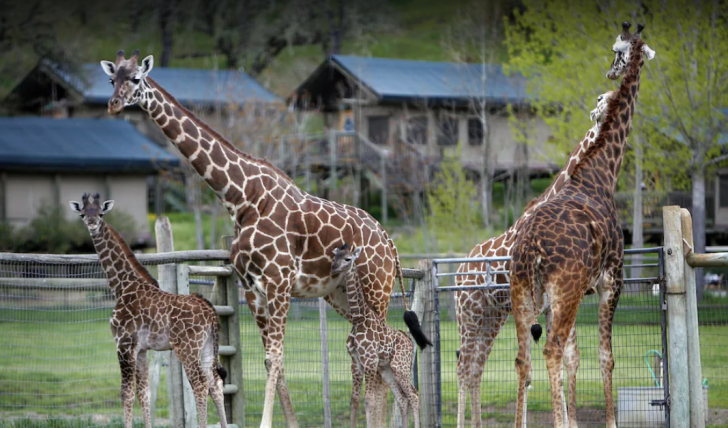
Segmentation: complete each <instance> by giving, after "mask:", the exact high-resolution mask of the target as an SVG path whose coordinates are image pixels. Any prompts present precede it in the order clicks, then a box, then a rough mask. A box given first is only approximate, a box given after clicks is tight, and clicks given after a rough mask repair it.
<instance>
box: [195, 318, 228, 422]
mask: <svg viewBox="0 0 728 428" xmlns="http://www.w3.org/2000/svg"><path fill="white" fill-rule="evenodd" d="M212 328H213V329H214V328H215V327H212ZM213 334H215V333H212V334H211V335H210V336H209V337H208V338H207V340H206V341H205V345H204V346H203V348H202V354H201V360H202V368H203V370H204V373H205V380H206V384H207V392H208V393H209V394H210V397H212V401H213V402H214V403H215V407H216V408H217V415H218V417H219V419H220V428H227V416H226V415H225V396H224V394H223V380H222V379H221V378H220V374H219V373H218V372H217V367H218V364H219V363H220V362H219V361H217V360H216V359H215V349H214V346H215V343H214V339H213Z"/></svg>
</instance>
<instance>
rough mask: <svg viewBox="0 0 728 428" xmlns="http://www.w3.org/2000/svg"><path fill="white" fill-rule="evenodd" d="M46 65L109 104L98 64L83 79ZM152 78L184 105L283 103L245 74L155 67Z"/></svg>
mask: <svg viewBox="0 0 728 428" xmlns="http://www.w3.org/2000/svg"><path fill="white" fill-rule="evenodd" d="M43 66H44V67H46V68H47V69H48V70H49V71H52V72H53V73H55V74H56V75H57V76H58V77H59V78H61V79H62V80H63V81H65V82H66V83H68V84H69V85H70V86H72V87H73V88H74V89H75V90H76V91H78V92H79V93H80V94H81V95H82V96H83V98H84V101H85V102H87V103H90V104H106V103H107V102H108V101H109V97H111V93H112V92H113V90H112V86H111V84H110V83H109V76H108V75H107V74H106V73H104V71H103V70H102V69H101V65H100V64H98V63H94V64H84V65H83V66H82V73H83V76H82V77H79V76H72V75H69V74H68V73H66V72H65V71H62V70H60V69H59V68H58V67H57V66H55V64H53V63H51V62H44V63H43ZM149 75H150V76H151V77H152V78H153V79H154V80H155V81H156V82H157V83H159V84H160V85H161V86H162V87H163V88H164V89H166V90H167V92H169V93H170V94H172V95H173V96H174V97H175V98H176V99H177V100H178V101H179V102H181V103H183V104H204V105H209V104H215V103H230V102H253V101H257V102H265V103H278V102H282V101H281V99H280V98H279V97H278V96H277V95H275V94H274V93H272V92H270V91H269V90H267V89H265V88H264V87H263V86H262V85H261V84H260V83H259V82H258V81H257V80H255V79H253V78H252V77H250V76H249V75H248V74H247V73H244V72H242V71H235V70H217V71H215V70H203V69H192V68H163V67H155V68H154V69H152V72H151V73H149Z"/></svg>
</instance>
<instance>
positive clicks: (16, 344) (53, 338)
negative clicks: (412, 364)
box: [0, 294, 728, 428]
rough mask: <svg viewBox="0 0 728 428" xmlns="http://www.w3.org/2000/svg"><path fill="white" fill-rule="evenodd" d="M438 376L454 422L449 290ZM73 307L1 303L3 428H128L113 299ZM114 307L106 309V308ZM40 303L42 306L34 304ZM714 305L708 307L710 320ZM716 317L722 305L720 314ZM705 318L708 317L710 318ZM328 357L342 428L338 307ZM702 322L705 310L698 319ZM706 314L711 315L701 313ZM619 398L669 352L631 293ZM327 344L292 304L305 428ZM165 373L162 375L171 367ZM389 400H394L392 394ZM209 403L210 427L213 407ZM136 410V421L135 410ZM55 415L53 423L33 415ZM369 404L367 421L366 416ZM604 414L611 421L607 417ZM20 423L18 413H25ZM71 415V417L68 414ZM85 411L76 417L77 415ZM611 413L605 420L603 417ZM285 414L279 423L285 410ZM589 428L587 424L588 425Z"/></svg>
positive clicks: (504, 372)
mask: <svg viewBox="0 0 728 428" xmlns="http://www.w3.org/2000/svg"><path fill="white" fill-rule="evenodd" d="M440 299H441V305H442V308H443V310H442V312H441V320H442V322H441V332H440V334H441V382H442V411H443V425H444V426H454V423H455V418H456V415H455V412H456V407H457V379H456V372H455V358H456V357H455V350H456V349H457V347H458V346H459V340H458V337H457V326H456V324H455V323H454V322H453V321H452V320H451V318H452V317H451V313H450V312H449V310H450V307H449V303H448V299H449V297H448V296H447V295H445V294H442V295H441V297H440ZM590 299H591V300H589V301H587V302H586V304H585V305H584V306H582V308H581V312H580V315H579V319H578V321H577V322H578V329H579V346H580V351H581V366H580V369H579V374H578V379H579V382H578V391H579V395H578V406H579V409H580V410H579V416H580V418H581V417H582V416H583V417H584V418H585V419H586V420H587V421H589V420H599V418H600V415H603V406H604V404H603V392H602V391H603V390H602V383H601V377H600V375H599V367H598V357H597V356H598V341H597V327H596V326H595V325H594V324H593V323H594V320H595V318H596V317H595V314H594V306H593V303H594V299H593V298H591V297H590ZM72 302H73V300H72V299H71V304H69V303H67V304H65V305H63V306H59V305H55V306H47V307H44V308H42V310H34V311H30V310H28V308H27V307H23V306H22V305H16V306H18V307H20V308H21V309H20V310H10V309H7V307H8V305H6V304H3V305H2V306H4V307H5V309H2V310H0V322H1V323H2V331H3V333H2V334H0V419H2V420H4V421H6V422H0V428H6V427H9V426H10V423H9V422H7V421H10V420H15V422H14V424H15V425H14V426H15V427H28V428H34V427H36V426H38V427H58V428H76V427H81V426H89V425H112V426H116V425H119V423H120V422H119V420H118V418H119V416H120V415H121V403H120V400H119V369H118V365H117V361H116V356H115V351H114V345H113V340H112V338H111V334H110V333H109V330H108V317H109V312H110V310H109V308H108V306H109V303H110V302H109V301H98V302H97V304H95V307H91V308H87V307H84V306H79V305H74V304H72ZM103 306H106V307H103ZM397 306H398V305H393V309H392V310H391V311H390V315H389V319H390V322H391V323H392V324H393V325H396V326H398V327H399V328H404V326H403V325H402V322H401V310H399V309H397ZM36 309H38V308H36ZM708 312H709V311H706V312H704V313H705V314H707V315H706V316H708V315H709V313H708ZM716 312H717V311H716ZM242 314H243V316H242V317H241V318H242V319H241V330H242V332H241V336H242V343H243V346H244V349H243V366H244V381H243V382H244V391H245V396H246V412H245V413H246V418H247V420H248V423H251V422H252V423H255V422H256V421H258V420H259V417H260V412H261V410H262V396H263V389H264V385H265V378H266V372H265V369H264V366H263V360H264V351H263V347H262V346H261V342H260V335H259V332H258V330H257V328H256V327H255V324H254V322H253V320H252V318H251V316H250V315H249V312H248V310H247V309H246V308H243V311H242ZM701 315H703V314H702V313H701ZM722 316H723V325H717V323H718V321H719V318H718V317H717V315H716V316H713V322H712V324H715V325H711V326H704V327H702V328H701V348H702V358H703V373H704V376H705V377H706V378H707V379H708V381H709V384H710V398H709V405H710V408H711V409H716V408H722V409H728V374H726V373H725V363H724V361H725V349H728V322H726V321H727V320H726V314H725V312H724V311H723V312H722ZM327 318H328V348H329V353H328V358H329V367H330V383H331V393H332V397H331V406H332V414H333V415H334V419H335V421H334V426H342V425H344V424H345V423H346V420H348V412H349V395H350V392H351V378H350V359H349V357H348V354H347V352H346V350H345V347H344V343H345V338H346V335H347V334H348V331H349V325H348V323H346V322H345V321H343V320H342V319H341V318H340V317H339V316H338V315H337V314H335V313H334V312H333V311H329V313H328V316H327ZM701 318H702V317H701ZM701 321H702V319H701ZM615 324H616V325H615V328H614V341H613V346H614V352H615V358H616V362H617V364H616V369H615V372H614V379H615V385H614V395H615V398H616V396H617V395H618V388H620V387H624V386H650V385H651V384H652V379H651V375H650V373H649V371H648V369H647V367H646V365H645V361H644V356H645V354H646V353H647V352H648V351H649V350H652V349H654V350H658V351H661V345H660V343H661V342H660V327H659V312H658V311H657V310H656V305H655V302H654V300H652V299H649V298H648V297H643V298H636V297H630V296H626V297H625V298H624V299H623V300H622V302H621V303H620V311H618V315H617V317H616V320H615ZM540 346H542V344H541V345H534V347H533V359H534V364H533V370H534V372H533V379H534V383H533V386H534V388H533V390H531V392H530V393H529V411H530V414H531V415H533V416H530V417H532V418H533V421H534V423H535V422H538V421H541V420H542V421H543V422H544V423H548V422H547V418H548V416H547V415H548V413H549V412H550V398H549V395H548V382H547V376H546V371H545V366H544V363H543V357H542V356H541V352H540ZM516 349H517V343H516V340H515V331H514V329H513V326H512V321H509V322H508V323H507V324H506V327H505V328H504V330H503V331H502V332H501V334H500V336H499V337H498V340H497V341H496V344H495V347H494V349H493V351H492V353H491V355H490V359H489V361H488V363H487V365H486V371H485V374H484V376H483V382H482V387H481V391H482V397H481V398H482V403H483V408H484V412H486V413H487V418H488V420H489V421H491V422H502V423H504V424H506V425H508V423H511V422H510V421H511V420H512V412H513V401H514V399H515V386H516V376H515V372H514V370H513V358H514V356H515V352H516ZM321 359H322V357H321V346H320V335H319V316H318V309H317V306H316V303H315V302H298V303H295V304H294V307H293V309H292V310H291V314H290V318H289V322H288V328H287V336H286V349H285V370H286V378H287V381H288V385H289V388H290V390H291V397H292V400H293V402H294V407H295V409H296V414H297V417H298V419H299V422H300V424H301V426H302V427H303V426H309V427H318V426H322V419H321V418H322V411H321V409H322V406H323V404H322V392H321V391H322V383H321ZM163 375H164V370H163ZM166 397H167V394H166V383H165V379H164V376H163V378H162V381H161V382H160V398H159V402H158V405H157V409H158V410H157V417H158V418H161V419H159V420H158V422H157V424H156V425H157V426H164V425H165V424H166V423H168V419H167V418H168V417H169V412H168V402H167V398H166ZM390 400H391V397H390ZM209 403H210V405H209V407H210V423H215V422H216V420H217V419H216V412H215V411H214V406H213V405H212V402H211V401H210V402H209ZM135 414H136V416H137V417H138V416H139V409H138V406H137V408H136V409H135ZM41 416H42V417H51V418H57V419H60V421H56V422H53V423H52V424H51V423H49V422H37V421H34V420H33V419H34V418H37V417H41ZM363 416H364V413H363V406H362V407H361V413H360V420H361V421H362V423H363ZM601 417H602V418H603V416H601ZM17 418H20V419H17ZM69 418H70V420H69ZM74 418H77V419H74ZM602 420H603V419H602ZM276 421H277V423H282V422H283V419H282V416H281V413H280V408H279V406H278V405H276ZM584 426H588V424H584Z"/></svg>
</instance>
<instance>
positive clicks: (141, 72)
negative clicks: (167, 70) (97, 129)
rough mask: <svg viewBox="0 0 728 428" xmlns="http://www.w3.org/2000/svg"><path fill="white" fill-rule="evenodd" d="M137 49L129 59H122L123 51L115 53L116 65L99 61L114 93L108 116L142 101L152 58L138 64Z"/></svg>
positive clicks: (110, 100) (150, 56) (152, 64)
mask: <svg viewBox="0 0 728 428" xmlns="http://www.w3.org/2000/svg"><path fill="white" fill-rule="evenodd" d="M138 60H139V49H136V50H135V51H134V52H133V53H132V54H131V58H129V59H126V58H124V51H122V50H120V51H119V52H117V53H116V63H113V62H111V61H106V60H104V61H101V68H102V69H103V70H104V72H105V73H106V74H108V75H109V77H110V79H109V80H110V82H111V85H112V86H113V87H114V93H113V94H112V95H111V98H110V99H109V107H108V110H109V114H119V113H120V112H121V111H122V110H124V107H126V106H130V105H134V104H137V103H138V102H140V101H141V100H142V96H143V94H144V88H145V87H148V85H145V84H144V80H145V79H146V78H147V75H148V74H149V72H150V71H152V67H153V66H154V57H153V56H152V55H149V56H148V57H146V58H144V59H143V60H142V62H141V64H138Z"/></svg>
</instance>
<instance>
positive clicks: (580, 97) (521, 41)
mask: <svg viewBox="0 0 728 428" xmlns="http://www.w3.org/2000/svg"><path fill="white" fill-rule="evenodd" d="M524 5H525V7H526V9H525V11H524V12H523V13H520V12H517V13H516V16H515V20H514V21H513V22H512V23H509V24H507V25H506V41H505V43H506V45H507V47H508V50H509V54H510V64H509V65H508V67H507V68H508V70H509V71H511V72H513V71H519V72H522V73H523V74H524V75H525V76H526V78H527V82H528V83H527V84H528V90H529V91H530V92H531V93H538V95H539V97H538V100H537V101H536V102H535V107H536V108H537V110H538V115H539V116H540V117H541V118H542V119H543V120H544V121H545V122H546V124H547V125H548V126H549V127H550V128H551V130H552V135H553V138H554V142H555V143H556V146H555V147H556V153H555V154H558V153H563V154H565V153H568V152H569V151H570V150H571V148H572V147H573V146H574V143H575V142H577V141H579V140H580V139H581V137H582V136H583V133H584V132H585V131H586V130H587V129H589V127H590V124H589V121H588V113H589V111H590V110H591V109H592V108H593V107H594V104H595V101H596V97H597V96H598V95H599V94H601V93H604V92H606V91H607V90H613V89H616V88H617V86H618V84H619V82H620V80H621V79H619V80H617V81H615V82H612V81H609V80H608V79H607V78H606V77H605V73H606V71H607V70H608V69H609V66H610V65H611V62H612V60H613V59H614V54H613V53H612V50H611V47H612V44H613V43H614V39H615V37H616V36H617V35H618V34H619V33H620V32H621V27H620V23H621V22H622V21H624V20H628V21H630V22H632V24H633V27H632V31H634V30H635V28H636V23H637V22H643V23H645V24H646V27H645V30H644V35H643V38H644V40H645V42H646V43H647V44H648V45H649V46H650V48H652V49H653V50H655V52H656V57H655V59H654V60H652V61H650V62H647V63H646V65H645V67H644V69H643V72H642V78H641V88H640V95H639V99H638V106H637V110H636V115H635V117H634V122H633V129H632V135H638V136H640V137H642V141H644V143H645V145H646V146H645V150H644V161H643V165H644V170H645V172H646V173H653V174H663V175H675V174H676V173H681V174H683V177H688V176H689V175H686V174H685V172H686V171H689V170H690V169H692V168H702V167H704V166H705V165H706V164H707V163H708V161H709V159H711V158H714V157H716V156H718V155H719V154H720V149H719V148H718V136H719V133H720V132H725V131H726V122H725V120H726V118H725V115H724V113H723V112H722V111H721V109H723V108H725V107H726V106H727V105H728V99H727V98H726V94H727V93H728V79H725V76H726V75H727V74H728V63H727V62H726V61H724V60H723V58H725V56H726V55H727V54H728V32H726V31H725V19H726V13H727V12H728V5H726V3H725V2H714V3H709V2H702V4H701V5H694V4H693V2H689V1H687V0H668V1H665V2H662V1H657V0H648V1H647V2H645V3H644V7H643V8H641V9H639V11H635V8H634V3H632V2H628V1H624V0H618V1H615V2H610V3H608V4H604V5H600V6H599V7H595V6H594V4H593V3H589V2H579V1H573V0H572V1H567V2H563V1H555V0H550V1H540V0H525V1H524ZM625 11H634V12H632V15H628V14H627V13H626V12H625ZM685 11H688V12H689V13H683V12H685ZM554 23H558V24H554ZM555 160H556V159H555ZM626 160H627V161H629V160H630V159H629V156H628V158H627V159H626ZM676 178H677V179H678V180H677V181H678V183H677V185H683V186H684V185H685V183H684V182H683V183H680V179H679V177H676ZM673 184H675V183H673Z"/></svg>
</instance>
